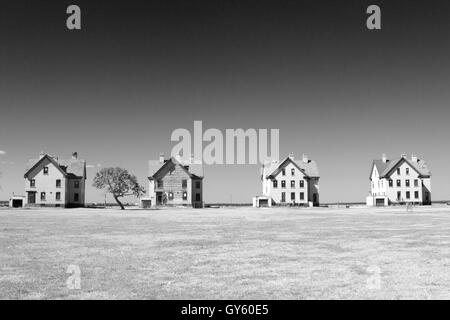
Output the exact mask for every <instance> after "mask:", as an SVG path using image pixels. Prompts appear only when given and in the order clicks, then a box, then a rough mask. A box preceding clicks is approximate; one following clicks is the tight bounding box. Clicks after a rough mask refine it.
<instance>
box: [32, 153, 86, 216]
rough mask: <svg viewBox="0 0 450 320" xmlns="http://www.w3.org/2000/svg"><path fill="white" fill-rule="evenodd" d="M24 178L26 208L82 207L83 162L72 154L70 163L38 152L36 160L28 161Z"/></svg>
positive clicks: (83, 200)
mask: <svg viewBox="0 0 450 320" xmlns="http://www.w3.org/2000/svg"><path fill="white" fill-rule="evenodd" d="M24 178H25V192H26V197H25V205H27V206H41V207H42V206H52V207H83V206H84V203H85V181H86V161H85V160H81V159H78V154H77V153H76V152H74V153H73V154H72V157H71V159H59V158H58V157H55V156H50V155H48V154H45V153H43V152H41V154H40V155H39V159H31V160H29V162H28V167H27V169H26V172H25V175H24Z"/></svg>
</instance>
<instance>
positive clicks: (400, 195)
mask: <svg viewBox="0 0 450 320" xmlns="http://www.w3.org/2000/svg"><path fill="white" fill-rule="evenodd" d="M401 198H402V193H401V192H400V191H397V200H400V199H401Z"/></svg>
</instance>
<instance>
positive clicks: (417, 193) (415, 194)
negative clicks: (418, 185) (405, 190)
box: [414, 191, 419, 199]
mask: <svg viewBox="0 0 450 320" xmlns="http://www.w3.org/2000/svg"><path fill="white" fill-rule="evenodd" d="M414 198H416V199H419V191H414Z"/></svg>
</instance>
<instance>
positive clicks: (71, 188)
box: [66, 178, 85, 207]
mask: <svg viewBox="0 0 450 320" xmlns="http://www.w3.org/2000/svg"><path fill="white" fill-rule="evenodd" d="M75 181H78V182H79V184H80V186H79V188H78V189H77V188H75ZM66 186H67V187H66V190H67V192H66V199H67V206H69V207H79V206H83V205H84V203H85V179H82V178H80V179H67V180H66ZM76 193H78V201H75V194H76Z"/></svg>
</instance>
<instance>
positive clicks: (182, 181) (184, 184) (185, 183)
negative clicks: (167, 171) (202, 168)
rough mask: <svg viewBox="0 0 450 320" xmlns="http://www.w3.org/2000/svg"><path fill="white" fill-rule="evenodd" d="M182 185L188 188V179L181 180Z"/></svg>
mask: <svg viewBox="0 0 450 320" xmlns="http://www.w3.org/2000/svg"><path fill="white" fill-rule="evenodd" d="M181 187H182V188H183V189H186V188H187V180H186V179H183V180H181Z"/></svg>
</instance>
